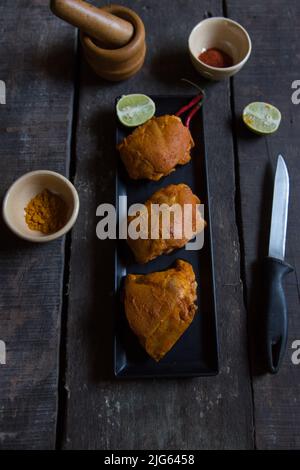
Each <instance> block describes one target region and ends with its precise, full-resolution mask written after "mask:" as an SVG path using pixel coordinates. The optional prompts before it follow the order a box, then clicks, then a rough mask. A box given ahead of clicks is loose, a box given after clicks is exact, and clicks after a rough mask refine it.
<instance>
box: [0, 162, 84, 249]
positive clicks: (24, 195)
mask: <svg viewBox="0 0 300 470" xmlns="http://www.w3.org/2000/svg"><path fill="white" fill-rule="evenodd" d="M44 189H48V190H49V191H51V192H53V193H54V194H58V195H59V196H60V197H61V198H62V199H63V200H64V202H65V204H66V206H67V214H66V223H65V225H64V226H63V227H62V228H61V229H60V230H58V231H57V232H54V233H51V234H50V235H45V234H43V233H42V232H39V231H36V230H31V229H30V228H29V227H28V226H27V224H26V221H25V207H26V206H27V204H28V203H29V201H30V200H31V199H32V198H34V197H35V196H36V195H37V194H39V193H40V192H41V191H43V190H44ZM2 211H3V218H4V220H5V222H6V224H7V225H8V227H9V228H10V229H11V230H12V231H13V232H14V233H15V234H16V235H18V236H19V237H21V238H23V239H25V240H28V241H31V242H39V243H42V242H49V241H51V240H55V239H56V238H59V237H61V236H62V235H64V234H65V233H67V232H68V231H69V230H70V229H71V228H72V227H73V225H74V223H75V221H76V219H77V215H78V211H79V198H78V194H77V191H76V189H75V188H74V186H73V184H72V183H70V181H69V180H67V178H65V177H64V176H63V175H60V174H59V173H55V172H54V171H47V170H37V171H31V172H30V173H26V174H25V175H23V176H21V177H20V178H19V179H17V180H16V181H15V182H14V183H13V184H12V185H11V187H10V188H9V190H8V191H7V193H6V195H5V198H4V201H3V207H2Z"/></svg>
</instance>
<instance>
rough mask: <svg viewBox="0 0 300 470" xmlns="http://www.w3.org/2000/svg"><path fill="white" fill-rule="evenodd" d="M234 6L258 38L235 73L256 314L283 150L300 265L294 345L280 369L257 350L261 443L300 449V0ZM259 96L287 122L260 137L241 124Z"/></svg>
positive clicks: (291, 285) (290, 298)
mask: <svg viewBox="0 0 300 470" xmlns="http://www.w3.org/2000/svg"><path fill="white" fill-rule="evenodd" d="M270 4H272V5H271V6H270ZM228 14H229V16H230V17H233V18H236V19H237V21H240V22H241V23H242V24H244V25H245V27H246V28H247V30H248V31H249V33H250V35H251V37H252V38H253V55H252V58H251V60H250V63H249V65H248V67H247V69H245V71H244V72H242V73H241V74H239V75H238V76H237V77H236V78H235V80H234V97H235V121H236V128H237V130H238V134H237V135H238V142H237V144H238V145H237V156H238V167H239V170H238V171H239V178H240V203H241V215H242V238H243V250H244V253H245V257H244V267H245V273H246V282H247V301H248V306H249V319H250V321H251V320H252V319H253V318H254V317H255V310H256V306H257V295H256V293H257V291H258V289H257V288H256V287H258V284H259V277H258V273H257V265H256V263H255V261H256V260H257V259H258V257H259V256H263V255H266V254H267V249H268V239H267V238H268V224H269V219H268V214H269V207H268V206H269V197H268V196H269V194H270V190H272V188H270V185H268V181H269V178H268V177H269V173H271V174H272V170H273V171H274V170H275V168H276V162H277V156H278V154H279V153H282V155H283V156H284V158H285V160H286V163H287V166H288V170H289V174H290V191H291V193H290V211H289V223H288V237H287V247H286V259H287V262H289V263H290V264H292V265H293V266H294V268H295V273H293V274H291V275H290V276H289V277H288V278H287V279H286V294H287V303H288V308H289V339H288V350H287V354H286V356H285V359H284V363H283V366H282V368H281V369H280V371H279V373H278V375H277V376H271V375H262V374H261V373H260V370H259V367H258V365H259V358H257V354H253V373H254V379H253V388H254V411H255V424H256V445H257V447H258V448H263V449H271V448H277V449H282V448H283V449H286V448H290V449H295V448H298V449H299V448H300V407H299V397H300V367H299V366H298V367H297V366H295V365H293V364H292V361H291V356H292V353H293V350H292V348H291V346H292V343H293V341H294V340H297V339H299V338H300V315H299V307H300V305H299V276H300V251H299V243H298V240H299V211H300V200H299V175H300V159H299V128H300V112H299V111H300V110H299V106H296V105H294V104H293V103H292V101H291V95H292V92H293V90H292V88H291V84H292V82H293V81H294V80H295V79H297V73H298V72H299V70H300V67H299V65H300V56H299V52H298V46H297V38H298V37H299V33H300V23H299V15H300V4H299V2H298V1H296V0H294V1H289V2H287V3H286V2H282V1H279V0H274V1H272V2H250V3H249V6H247V8H246V9H245V8H244V7H243V6H242V5H241V2H238V1H231V0H229V1H228ZM267 26H268V27H267ZM267 58H268V59H267ZM255 100H266V101H268V102H270V103H274V104H275V105H277V106H278V107H279V109H280V110H281V112H282V124H281V127H280V129H279V131H278V132H277V133H276V134H274V135H273V136H270V137H261V138H260V137H255V136H254V137H253V136H252V135H250V134H249V133H248V132H247V131H246V130H244V129H243V128H242V127H241V126H240V125H239V116H240V114H241V111H242V109H243V107H244V106H245V105H246V104H247V103H249V102H250V101H255ZM269 170H270V171H269ZM258 227H260V229H259V230H258ZM250 326H251V325H250ZM252 349H253V348H252ZM253 352H255V351H253Z"/></svg>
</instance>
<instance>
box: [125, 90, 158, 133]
mask: <svg viewBox="0 0 300 470" xmlns="http://www.w3.org/2000/svg"><path fill="white" fill-rule="evenodd" d="M154 113H155V104H154V102H153V101H152V99H151V98H149V96H146V95H140V94H134V95H124V96H122V98H120V99H119V101H118V103H117V115H118V118H119V119H120V121H121V123H122V124H124V126H127V127H135V126H140V125H141V124H144V122H146V121H148V120H149V119H151V118H152V117H153V116H154Z"/></svg>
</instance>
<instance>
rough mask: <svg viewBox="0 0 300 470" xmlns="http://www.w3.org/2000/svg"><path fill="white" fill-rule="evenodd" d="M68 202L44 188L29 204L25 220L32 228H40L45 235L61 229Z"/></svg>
mask: <svg viewBox="0 0 300 470" xmlns="http://www.w3.org/2000/svg"><path fill="white" fill-rule="evenodd" d="M66 212H67V208H66V204H65V202H64V201H63V199H61V197H59V196H58V195H57V194H53V193H51V192H50V191H49V190H48V189H44V190H43V191H42V192H41V193H39V194H37V195H36V196H35V197H34V198H33V199H31V201H30V202H29V203H28V204H27V206H26V208H25V221H26V223H27V225H28V227H29V228H30V230H38V231H40V232H42V233H43V234H45V235H49V234H51V233H54V232H57V231H58V230H60V229H61V228H62V227H63V225H64V224H65V221H66Z"/></svg>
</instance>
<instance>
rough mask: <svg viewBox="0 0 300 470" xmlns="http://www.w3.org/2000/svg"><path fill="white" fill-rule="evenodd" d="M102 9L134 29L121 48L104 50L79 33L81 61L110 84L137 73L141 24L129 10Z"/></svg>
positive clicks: (140, 58) (142, 55)
mask: <svg viewBox="0 0 300 470" xmlns="http://www.w3.org/2000/svg"><path fill="white" fill-rule="evenodd" d="M102 10H104V11H106V12H108V13H111V14H112V15H116V16H118V17H120V18H122V19H124V20H127V21H128V22H130V23H131V24H132V25H133V27H134V35H133V37H132V39H131V40H130V41H129V43H128V44H126V45H125V46H123V47H120V48H118V49H108V48H103V47H100V45H99V44H96V42H95V41H93V39H92V38H91V37H90V36H89V35H87V34H86V33H84V32H83V31H81V32H80V40H81V44H82V48H83V51H84V54H85V58H86V60H87V62H88V63H89V64H90V66H91V67H92V68H93V69H94V71H95V72H96V74H97V75H99V76H100V77H102V78H105V79H106V80H110V81H120V80H126V79H127V78H129V77H131V76H132V75H134V74H135V73H136V72H138V70H140V68H141V67H142V65H143V63H144V60H145V55H146V43H145V28H144V24H143V22H142V20H141V19H140V17H139V16H138V15H137V14H136V13H135V12H134V11H132V10H130V8H127V7H123V6H120V5H110V6H107V7H103V8H102Z"/></svg>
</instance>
